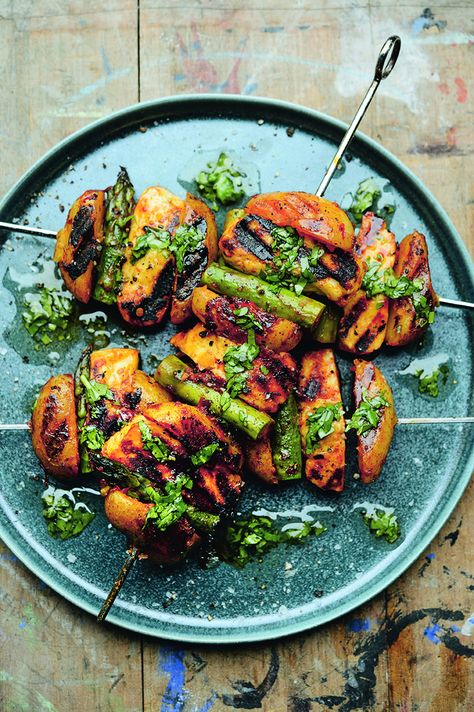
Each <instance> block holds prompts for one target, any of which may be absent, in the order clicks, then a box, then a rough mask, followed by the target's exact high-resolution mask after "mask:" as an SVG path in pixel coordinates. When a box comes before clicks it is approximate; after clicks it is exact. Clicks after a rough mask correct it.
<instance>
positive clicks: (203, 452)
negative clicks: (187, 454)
mask: <svg viewBox="0 0 474 712" xmlns="http://www.w3.org/2000/svg"><path fill="white" fill-rule="evenodd" d="M219 449H220V443H210V445H204V447H202V448H201V449H200V450H198V451H197V452H195V453H194V455H191V462H192V463H193V465H195V466H196V467H197V466H199V465H205V464H206V462H209V460H210V459H211V457H212V456H213V455H214V453H215V452H217V451H218V450H219Z"/></svg>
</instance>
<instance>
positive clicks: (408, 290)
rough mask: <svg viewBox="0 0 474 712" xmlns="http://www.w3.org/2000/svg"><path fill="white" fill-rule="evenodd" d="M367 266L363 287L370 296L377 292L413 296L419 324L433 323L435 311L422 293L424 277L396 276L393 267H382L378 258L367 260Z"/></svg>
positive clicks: (392, 295) (397, 296)
mask: <svg viewBox="0 0 474 712" xmlns="http://www.w3.org/2000/svg"><path fill="white" fill-rule="evenodd" d="M367 266H368V268H367V271H366V273H365V275H364V279H363V280H362V289H365V291H366V294H367V296H368V297H375V296H376V295H377V294H385V296H387V297H390V299H400V298H401V297H411V299H412V302H413V306H414V308H415V313H416V317H417V320H418V325H419V326H424V325H425V324H432V323H433V321H434V317H435V313H434V311H433V310H432V309H430V306H429V304H428V300H427V299H426V297H425V296H424V295H423V294H422V293H421V291H422V289H423V286H424V285H423V280H422V279H413V280H411V279H408V277H405V276H404V275H402V276H401V277H396V276H395V274H394V272H393V270H392V269H391V268H388V269H385V270H384V269H382V268H381V265H380V264H379V263H378V262H377V261H376V260H370V259H369V260H367Z"/></svg>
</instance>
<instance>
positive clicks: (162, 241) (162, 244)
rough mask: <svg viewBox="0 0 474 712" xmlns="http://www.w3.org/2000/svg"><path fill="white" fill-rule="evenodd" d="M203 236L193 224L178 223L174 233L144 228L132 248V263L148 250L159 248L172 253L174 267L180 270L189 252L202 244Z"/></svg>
mask: <svg viewBox="0 0 474 712" xmlns="http://www.w3.org/2000/svg"><path fill="white" fill-rule="evenodd" d="M203 240H204V236H203V234H202V233H201V232H199V230H198V229H197V228H196V227H194V225H180V226H179V227H178V228H177V230H176V232H175V233H174V235H171V233H170V232H168V230H164V229H163V228H161V227H150V226H147V227H145V228H144V232H143V234H142V235H140V236H139V237H138V239H137V242H136V244H135V247H134V248H133V249H132V258H131V262H132V264H135V262H137V261H138V260H139V259H141V258H142V257H144V256H145V255H146V254H147V252H148V251H149V250H159V251H160V252H163V253H165V254H167V253H168V254H173V255H174V258H175V260H176V269H177V271H178V272H182V271H183V269H184V261H185V258H186V256H187V255H188V254H189V253H190V252H195V251H196V250H198V249H199V248H200V247H201V245H202V244H203Z"/></svg>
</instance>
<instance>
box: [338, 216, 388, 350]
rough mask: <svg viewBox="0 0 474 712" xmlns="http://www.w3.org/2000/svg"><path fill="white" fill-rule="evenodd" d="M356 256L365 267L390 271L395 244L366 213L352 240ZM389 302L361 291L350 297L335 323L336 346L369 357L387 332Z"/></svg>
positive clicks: (381, 224)
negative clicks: (371, 265)
mask: <svg viewBox="0 0 474 712" xmlns="http://www.w3.org/2000/svg"><path fill="white" fill-rule="evenodd" d="M354 249H355V252H356V254H357V255H358V256H359V257H360V258H361V259H362V260H363V261H364V262H365V263H366V264H367V262H368V261H369V260H370V261H373V262H378V263H379V264H380V268H381V269H383V270H386V269H389V268H390V269H391V268H393V266H394V264H395V253H396V249H397V244H396V242H395V235H394V234H393V232H390V231H389V230H388V229H387V226H386V224H385V222H384V221H383V220H382V219H381V218H379V217H377V216H376V215H374V213H366V214H365V215H364V216H363V218H362V223H361V226H360V229H359V232H358V234H357V236H356V238H355V243H354ZM388 311H389V299H388V297H386V296H385V295H384V294H377V295H376V296H374V297H368V296H367V295H366V293H365V291H364V290H363V289H359V290H357V292H355V293H354V294H352V295H350V296H349V297H348V298H347V300H346V301H345V304H344V305H343V315H342V317H341V320H340V322H339V330H338V346H339V348H340V349H342V350H343V351H349V353H357V354H361V355H362V354H364V355H365V354H370V353H373V352H374V351H376V350H377V349H379V348H380V347H381V346H382V345H383V343H384V341H385V334H386V332H387V322H388Z"/></svg>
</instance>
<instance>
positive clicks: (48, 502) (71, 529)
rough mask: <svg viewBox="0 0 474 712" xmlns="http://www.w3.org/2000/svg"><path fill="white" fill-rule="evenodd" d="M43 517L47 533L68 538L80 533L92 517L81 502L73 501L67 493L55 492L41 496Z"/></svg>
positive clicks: (91, 513) (93, 515)
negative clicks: (59, 493) (58, 495)
mask: <svg viewBox="0 0 474 712" xmlns="http://www.w3.org/2000/svg"><path fill="white" fill-rule="evenodd" d="M43 517H44V519H45V521H46V526H47V527H48V532H49V534H50V535H51V536H52V537H54V538H55V539H58V538H59V539H63V540H64V539H69V538H70V537H72V536H77V535H78V534H80V533H81V532H82V531H83V530H84V529H85V528H86V527H87V525H88V524H90V522H91V521H92V520H93V519H94V517H95V513H94V512H90V511H89V510H88V509H87V507H86V505H85V504H83V503H82V502H76V503H74V502H73V501H71V500H70V499H69V498H68V496H67V493H66V494H64V495H62V496H61V497H57V496H56V495H55V494H47V495H44V496H43Z"/></svg>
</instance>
